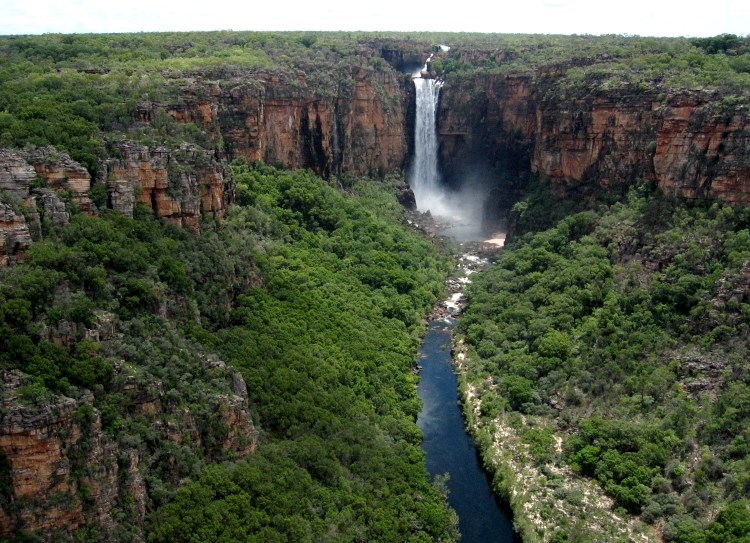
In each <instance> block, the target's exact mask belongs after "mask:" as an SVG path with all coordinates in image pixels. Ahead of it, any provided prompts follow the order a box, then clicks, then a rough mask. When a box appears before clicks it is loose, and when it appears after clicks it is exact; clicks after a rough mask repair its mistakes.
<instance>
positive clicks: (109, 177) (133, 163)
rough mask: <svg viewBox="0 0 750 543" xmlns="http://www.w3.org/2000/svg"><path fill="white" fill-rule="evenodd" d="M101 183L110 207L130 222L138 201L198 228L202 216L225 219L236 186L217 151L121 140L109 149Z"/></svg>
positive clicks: (165, 215)
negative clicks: (111, 151) (105, 188)
mask: <svg viewBox="0 0 750 543" xmlns="http://www.w3.org/2000/svg"><path fill="white" fill-rule="evenodd" d="M111 146H112V148H113V155H115V156H117V157H118V158H109V159H106V160H104V161H103V162H102V164H101V165H100V169H99V177H98V179H97V182H99V183H104V184H106V186H107V193H108V197H109V201H108V205H109V207H111V208H112V209H115V210H117V211H119V212H121V213H123V214H125V215H128V216H130V217H132V216H133V206H134V205H135V203H136V200H137V201H139V202H140V203H142V204H144V205H146V206H148V207H151V208H152V209H153V210H154V213H155V214H156V215H157V216H159V217H163V218H164V219H166V220H168V221H170V222H173V223H175V224H178V225H180V226H185V227H187V228H190V229H191V230H193V231H197V230H198V229H199V224H200V218H201V215H202V214H210V215H212V216H215V217H222V216H224V212H225V210H226V206H227V205H228V203H229V202H230V201H232V199H233V190H234V182H233V180H232V178H231V175H230V174H229V172H228V170H227V167H226V164H224V163H223V162H222V161H220V160H217V159H216V158H215V157H214V153H213V151H209V150H206V149H203V148H200V147H198V146H196V145H191V144H188V143H185V144H182V145H180V146H179V148H177V149H175V150H169V149H167V148H166V147H147V146H145V145H141V144H138V143H135V142H132V141H128V140H123V141H117V142H114V143H112V144H111Z"/></svg>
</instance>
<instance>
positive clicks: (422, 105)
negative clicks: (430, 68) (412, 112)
mask: <svg viewBox="0 0 750 543" xmlns="http://www.w3.org/2000/svg"><path fill="white" fill-rule="evenodd" d="M426 69H427V64H425V68H424V70H426ZM414 86H415V88H416V94H417V114H416V122H415V126H414V162H413V163H412V170H411V176H410V177H411V185H412V188H413V189H414V195H415V196H416V198H417V207H418V208H419V209H420V210H422V211H427V210H428V209H429V210H430V212H431V213H433V214H438V215H444V214H445V211H447V209H446V208H445V205H444V203H445V194H444V191H443V190H442V188H441V186H440V173H439V172H438V141H437V131H436V130H435V116H436V114H437V105H438V99H439V96H440V87H441V86H442V82H441V81H438V80H437V79H427V78H423V77H422V76H421V73H419V74H416V75H415V77H414Z"/></svg>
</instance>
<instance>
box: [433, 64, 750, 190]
mask: <svg viewBox="0 0 750 543" xmlns="http://www.w3.org/2000/svg"><path fill="white" fill-rule="evenodd" d="M473 87H479V88H481V89H482V91H481V92H477V91H476V90H475V91H472V88H473ZM552 89H553V87H552V85H551V83H550V79H549V78H548V77H545V76H543V75H540V74H536V75H532V74H503V75H493V76H490V77H486V78H483V79H481V80H480V79H478V78H477V79H470V80H467V81H461V82H458V83H454V82H449V84H446V86H445V87H444V89H443V91H442V98H441V103H440V117H439V131H440V137H441V140H442V147H441V153H442V156H441V157H442V160H443V163H444V164H445V165H446V169H447V170H448V171H449V172H450V171H451V168H452V167H453V165H455V164H457V163H460V162H462V161H470V160H471V159H472V156H474V155H480V154H481V155H483V156H485V157H488V158H489V160H490V162H491V163H492V164H493V165H494V166H496V167H506V168H507V167H511V169H512V168H514V167H515V168H519V167H523V166H524V164H525V168H526V170H527V171H531V172H535V173H538V174H540V175H543V176H547V177H549V178H550V179H551V180H552V182H553V183H554V184H555V185H557V186H558V187H559V188H560V189H561V190H562V191H563V192H569V191H574V190H578V189H581V188H584V189H585V188H586V187H587V186H588V187H590V186H600V187H604V188H607V187H614V186H617V185H628V184H632V183H636V182H642V181H655V182H656V183H657V184H658V186H659V187H660V188H661V189H662V191H664V192H665V193H668V194H674V195H678V196H682V197H685V198H689V199H701V198H709V197H717V198H720V199H722V200H724V201H726V202H729V203H748V202H750V136H749V135H748V134H749V133H750V132H749V131H750V119H749V118H748V112H747V111H746V108H743V107H742V106H732V105H727V104H722V102H721V99H720V97H718V96H717V95H714V94H712V93H709V92H699V91H692V92H687V91H681V92H677V91H673V92H672V94H670V93H669V92H667V93H664V94H659V93H658V89H643V88H640V87H635V86H630V87H622V88H617V89H613V90H611V91H606V92H604V91H597V92H591V93H589V94H586V95H585V96H583V97H581V98H571V97H565V96H559V95H557V94H556V93H555V92H553V90H552ZM512 157H515V158H516V160H515V162H514V160H512ZM519 159H520V161H521V162H522V163H519Z"/></svg>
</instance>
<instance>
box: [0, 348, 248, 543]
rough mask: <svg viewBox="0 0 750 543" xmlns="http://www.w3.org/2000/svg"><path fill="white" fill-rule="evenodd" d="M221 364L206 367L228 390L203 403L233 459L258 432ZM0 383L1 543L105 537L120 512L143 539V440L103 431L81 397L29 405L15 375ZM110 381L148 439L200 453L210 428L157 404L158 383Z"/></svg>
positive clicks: (126, 377) (130, 378)
mask: <svg viewBox="0 0 750 543" xmlns="http://www.w3.org/2000/svg"><path fill="white" fill-rule="evenodd" d="M220 364H221V366H222V369H221V370H217V369H215V368H214V369H209V370H210V371H214V372H216V371H221V372H223V373H226V374H227V378H228V379H230V383H231V393H229V394H226V393H225V394H217V395H216V396H215V397H213V399H211V398H209V404H210V405H213V406H214V409H215V412H216V419H215V423H216V425H217V426H218V427H220V428H226V432H225V433H224V434H223V435H221V436H219V437H220V438H221V439H220V440H219V442H218V446H219V448H220V449H221V450H223V451H225V452H229V451H231V454H232V457H233V458H241V457H243V456H245V455H247V454H250V453H251V452H253V451H254V450H255V448H256V446H257V443H258V432H257V431H256V430H255V428H254V427H253V424H252V422H251V420H250V416H249V408H248V398H247V390H246V388H245V383H244V381H242V377H241V376H240V375H239V374H238V373H236V372H230V371H228V370H226V366H225V365H223V362H222V363H220ZM118 376H119V377H118ZM1 377H2V383H0V406H1V407H2V410H0V456H2V457H4V459H5V461H4V462H0V466H1V465H4V466H5V468H4V472H3V473H0V479H1V480H2V483H3V485H2V489H3V490H2V492H3V494H2V496H0V506H1V507H0V538H2V537H9V536H12V535H13V534H14V533H17V532H18V531H20V530H23V531H24V532H27V533H28V532H33V531H39V532H41V533H42V534H43V538H42V540H44V541H49V540H52V539H54V537H55V535H54V534H56V533H57V534H59V533H60V532H71V531H75V530H77V529H79V528H82V527H85V526H96V527H97V529H98V530H99V531H100V536H101V537H102V540H111V539H112V534H113V533H114V531H115V530H116V529H117V527H118V523H120V522H123V512H127V515H126V517H127V519H126V521H125V522H126V523H127V527H128V530H129V531H130V533H131V536H132V537H134V538H135V539H133V540H136V541H137V540H142V538H141V537H140V535H139V533H140V529H141V528H142V526H143V521H144V519H145V515H146V511H147V509H148V506H149V502H148V492H147V488H146V483H145V481H144V473H147V472H148V470H149V469H150V465H151V464H152V463H153V462H154V461H155V460H154V458H155V456H156V455H155V453H154V451H152V450H151V449H150V448H149V447H145V446H144V445H143V444H141V445H140V446H139V445H132V444H130V445H128V444H123V441H122V440H118V439H117V436H113V435H111V434H109V433H106V432H104V431H103V429H102V421H101V416H100V413H99V411H98V409H96V408H95V407H93V405H94V397H93V395H91V394H90V393H84V394H82V395H81V396H80V397H78V398H70V397H65V396H48V397H45V398H44V399H34V398H29V397H28V392H24V385H28V382H27V380H26V379H25V378H24V376H23V374H21V373H20V372H18V371H5V372H3V373H2V374H1ZM115 382H117V383H119V384H118V385H117V386H118V387H119V388H120V389H121V390H120V392H122V393H126V394H127V395H128V398H129V399H130V401H131V402H132V403H133V405H134V409H133V412H132V413H130V414H129V415H130V416H138V417H141V419H142V420H145V421H146V422H147V423H148V424H150V428H151V430H150V431H151V432H152V434H154V435H155V436H157V437H156V442H159V443H164V442H168V441H172V442H174V443H176V444H180V445H184V446H187V447H190V448H192V449H194V451H195V454H206V451H201V448H204V447H205V446H206V445H205V443H204V442H205V441H206V440H205V439H204V434H205V432H207V431H208V432H211V431H213V430H212V429H211V428H206V427H205V422H203V423H199V421H198V420H197V417H196V416H194V415H193V414H192V413H191V412H190V411H189V410H187V411H186V410H184V409H183V408H173V407H171V405H170V403H169V401H168V400H165V399H164V398H166V396H167V395H168V391H166V390H164V387H163V386H162V385H161V383H160V382H159V381H158V380H151V381H150V382H149V383H144V382H143V378H142V377H139V378H136V377H135V376H134V375H130V374H128V373H127V371H126V370H125V369H124V367H123V366H119V367H118V368H116V372H115ZM212 420H213V419H212ZM208 452H209V453H210V451H208ZM161 454H163V453H161ZM133 530H134V531H133Z"/></svg>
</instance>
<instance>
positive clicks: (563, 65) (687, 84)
mask: <svg viewBox="0 0 750 543" xmlns="http://www.w3.org/2000/svg"><path fill="white" fill-rule="evenodd" d="M439 43H447V44H449V45H451V46H452V48H451V50H450V51H449V52H448V53H445V54H442V55H441V56H439V57H438V58H437V59H436V60H435V61H434V62H433V64H432V67H433V69H434V70H435V71H436V72H438V73H444V74H446V76H447V78H448V80H449V82H450V80H452V81H453V82H454V83H456V82H458V81H460V80H461V79H463V78H465V77H466V75H468V74H471V73H477V72H478V71H481V72H482V73H483V74H487V73H493V72H523V73H532V72H534V73H536V72H537V71H538V70H539V69H540V68H544V69H545V73H547V74H548V76H549V75H553V76H554V77H553V80H552V81H550V85H552V86H553V87H554V88H556V89H557V90H556V91H555V93H556V94H560V93H562V94H565V93H567V94H568V95H570V94H572V95H576V94H581V93H590V92H592V91H593V90H595V89H600V90H608V89H612V88H617V87H622V86H631V87H636V88H646V87H648V88H650V89H659V90H664V91H667V90H670V89H674V88H690V89H716V90H719V91H720V92H721V93H722V95H724V96H725V97H727V99H729V100H730V101H731V98H730V97H732V96H737V95H744V94H746V92H747V89H748V88H750V44H748V39H747V38H741V37H737V36H733V35H724V36H717V37H716V38H704V39H694V40H690V39H686V38H641V37H626V36H599V37H596V36H554V35H553V36H539V35H521V34H519V35H515V34H504V35H498V34H450V33H449V34H445V33H411V34H405V33H369V34H368V33H321V32H289V33H263V32H230V31H223V32H194V33H170V32H165V33H153V34H98V35H96V34H94V35H56V34H50V35H44V36H9V37H0V59H2V62H0V146H4V147H23V146H24V145H29V144H30V145H34V146H43V145H50V144H51V145H55V146H57V147H59V148H61V149H63V150H65V151H67V152H68V153H69V154H70V155H71V156H72V157H73V158H74V159H75V160H77V161H79V162H81V163H82V164H84V165H85V166H86V167H87V168H88V169H89V171H90V172H92V173H96V170H97V168H98V160H99V159H100V158H102V157H104V156H107V154H108V153H109V152H110V150H108V145H107V144H108V141H111V140H112V139H113V138H116V137H128V138H130V139H135V140H140V141H144V142H146V143H149V144H154V143H158V144H168V145H169V144H174V143H175V142H180V141H183V140H188V141H196V142H199V143H200V144H201V145H202V146H204V147H206V148H211V149H213V148H215V149H217V150H219V151H224V149H223V145H224V143H223V141H222V140H221V138H219V137H216V135H215V133H214V132H212V131H211V130H205V129H204V128H201V127H198V126H196V125H195V124H192V123H186V124H179V123H177V122H176V121H175V120H174V119H173V118H172V117H171V116H170V115H169V114H168V113H167V109H168V108H169V107H179V106H180V105H181V104H182V102H183V101H184V100H185V99H187V96H186V94H189V93H186V92H185V91H186V89H189V88H190V86H191V84H192V83H193V82H194V81H195V80H196V78H198V79H206V80H211V79H232V78H233V77H240V76H241V77H242V80H243V81H244V82H245V83H248V82H252V81H254V82H255V83H256V84H258V85H260V86H262V85H263V81H264V80H265V78H266V77H268V75H269V74H273V75H274V76H275V77H279V78H280V79H281V80H283V81H285V82H287V83H288V84H290V85H294V86H297V87H304V88H306V89H308V90H309V91H310V92H311V93H312V94H314V95H315V96H317V97H321V98H330V97H339V96H346V95H347V94H348V93H350V92H351V91H352V89H353V85H354V74H355V73H356V71H357V70H359V69H363V68H364V69H368V70H374V71H388V70H392V68H391V67H390V66H389V65H388V64H387V63H386V62H385V61H384V60H383V58H381V56H380V54H379V53H380V51H381V49H383V48H396V49H398V48H405V49H407V50H409V49H413V48H415V47H416V49H417V50H429V49H430V48H431V47H434V46H435V45H437V44H439ZM300 74H305V77H304V78H300V77H299V76H300ZM389 98H391V99H393V98H395V97H389V96H386V95H384V96H383V97H382V99H383V100H384V102H387V101H388V99H389ZM144 101H146V102H150V103H156V104H159V105H160V109H158V114H157V115H156V117H155V118H154V119H153V120H152V121H151V122H150V123H148V124H146V125H144V124H143V123H139V122H137V116H136V115H135V112H136V109H137V105H138V104H139V103H141V102H144ZM115 134H117V135H118V136H116V135H115Z"/></svg>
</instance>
